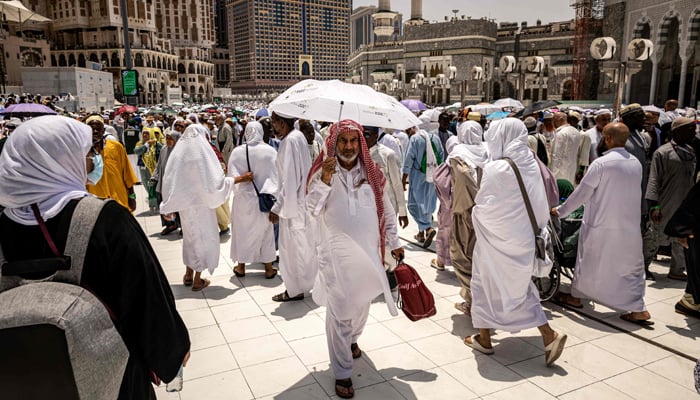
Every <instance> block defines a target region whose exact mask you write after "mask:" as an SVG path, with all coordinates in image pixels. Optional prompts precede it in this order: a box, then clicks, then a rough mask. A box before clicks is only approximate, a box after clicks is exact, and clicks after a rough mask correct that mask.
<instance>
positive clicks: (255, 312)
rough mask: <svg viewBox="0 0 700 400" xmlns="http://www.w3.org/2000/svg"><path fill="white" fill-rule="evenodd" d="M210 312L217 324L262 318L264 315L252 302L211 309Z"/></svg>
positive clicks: (241, 302)
mask: <svg viewBox="0 0 700 400" xmlns="http://www.w3.org/2000/svg"><path fill="white" fill-rule="evenodd" d="M211 312H212V314H214V318H216V322H218V323H223V322H229V321H237V320H241V319H246V318H252V317H262V316H263V315H264V314H263V312H262V310H261V309H260V307H259V306H258V304H257V303H256V302H254V301H253V300H246V301H239V302H238V303H231V304H224V305H222V306H217V307H212V308H211Z"/></svg>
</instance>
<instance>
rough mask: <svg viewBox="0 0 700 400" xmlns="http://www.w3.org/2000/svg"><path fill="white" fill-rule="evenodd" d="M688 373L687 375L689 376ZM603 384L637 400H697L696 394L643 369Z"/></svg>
mask: <svg viewBox="0 0 700 400" xmlns="http://www.w3.org/2000/svg"><path fill="white" fill-rule="evenodd" d="M691 373H692V372H691V371H688V374H691ZM605 383H607V384H608V385H610V386H612V387H613V388H615V389H617V390H618V391H620V392H623V393H625V394H627V395H629V396H630V397H632V398H634V399H638V400H658V399H665V398H669V395H671V396H672V398H673V399H674V400H681V399H683V400H684V399H697V398H698V394H697V393H695V392H694V391H690V390H688V389H686V388H684V387H682V386H681V385H678V384H676V383H673V382H671V381H669V380H668V379H666V378H663V377H661V376H659V375H656V374H654V373H653V372H651V371H649V370H647V369H645V368H637V369H634V370H632V371H629V372H626V373H624V374H621V375H617V376H614V377H612V378H610V379H607V380H605Z"/></svg>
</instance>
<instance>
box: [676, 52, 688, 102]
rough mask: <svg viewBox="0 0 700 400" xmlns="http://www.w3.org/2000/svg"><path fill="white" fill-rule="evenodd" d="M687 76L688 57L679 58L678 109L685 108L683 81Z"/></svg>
mask: <svg viewBox="0 0 700 400" xmlns="http://www.w3.org/2000/svg"><path fill="white" fill-rule="evenodd" d="M686 75H688V57H681V79H680V82H679V83H678V107H679V108H683V107H685V101H684V99H685V80H686Z"/></svg>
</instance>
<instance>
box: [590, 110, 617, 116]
mask: <svg viewBox="0 0 700 400" xmlns="http://www.w3.org/2000/svg"><path fill="white" fill-rule="evenodd" d="M607 114H612V111H610V110H609V109H607V108H601V109H600V110H598V111H596V112H595V114H593V115H595V116H596V117H597V116H599V115H607Z"/></svg>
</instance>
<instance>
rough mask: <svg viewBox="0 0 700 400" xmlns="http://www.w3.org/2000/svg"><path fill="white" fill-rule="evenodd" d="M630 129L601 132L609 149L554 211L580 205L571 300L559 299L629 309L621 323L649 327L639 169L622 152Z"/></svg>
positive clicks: (563, 212) (617, 125)
mask: <svg viewBox="0 0 700 400" xmlns="http://www.w3.org/2000/svg"><path fill="white" fill-rule="evenodd" d="M629 133H630V132H629V129H628V128H627V127H626V126H625V125H624V124H622V123H612V124H609V125H607V126H606V127H605V129H604V130H603V137H602V139H603V140H604V141H605V145H606V147H607V148H608V149H609V150H608V151H606V152H605V155H603V156H602V157H599V158H597V159H596V160H595V161H593V164H591V166H590V168H589V169H588V173H586V176H584V177H583V179H582V180H581V184H580V185H579V186H578V188H576V190H574V192H573V193H572V194H571V196H569V198H568V199H567V200H566V201H565V202H564V204H562V205H561V206H560V207H558V208H557V209H555V210H553V213H554V214H558V215H559V216H560V217H561V218H563V217H566V216H567V215H569V214H570V213H571V212H573V211H574V210H576V209H578V208H579V207H580V206H581V205H584V206H585V211H584V213H583V223H582V225H581V235H580V237H579V245H578V254H577V261H576V269H575V270H574V279H573V284H572V287H571V289H572V294H573V296H574V298H571V296H566V295H565V296H564V297H566V298H563V297H560V300H563V301H564V302H566V303H569V304H572V305H576V303H577V301H578V299H577V298H576V297H579V298H580V297H583V298H588V299H593V300H595V301H598V302H600V303H602V304H604V305H606V306H608V307H610V308H614V309H618V310H623V311H631V312H630V313H629V314H623V315H621V318H623V319H624V320H626V321H629V322H634V323H640V324H645V325H650V324H651V322H649V321H648V320H649V319H650V318H651V316H650V315H649V312H648V311H646V306H645V305H644V289H645V288H646V286H645V284H644V280H645V279H644V258H643V257H642V236H641V234H640V233H639V225H640V223H641V212H640V210H639V207H635V206H636V205H637V204H639V202H638V201H637V199H639V197H640V196H641V193H640V191H641V187H640V185H639V182H641V180H642V166H641V164H639V162H638V161H637V159H636V158H635V157H634V156H632V155H631V154H630V153H629V152H627V150H625V143H626V142H627V138H628V137H629Z"/></svg>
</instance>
